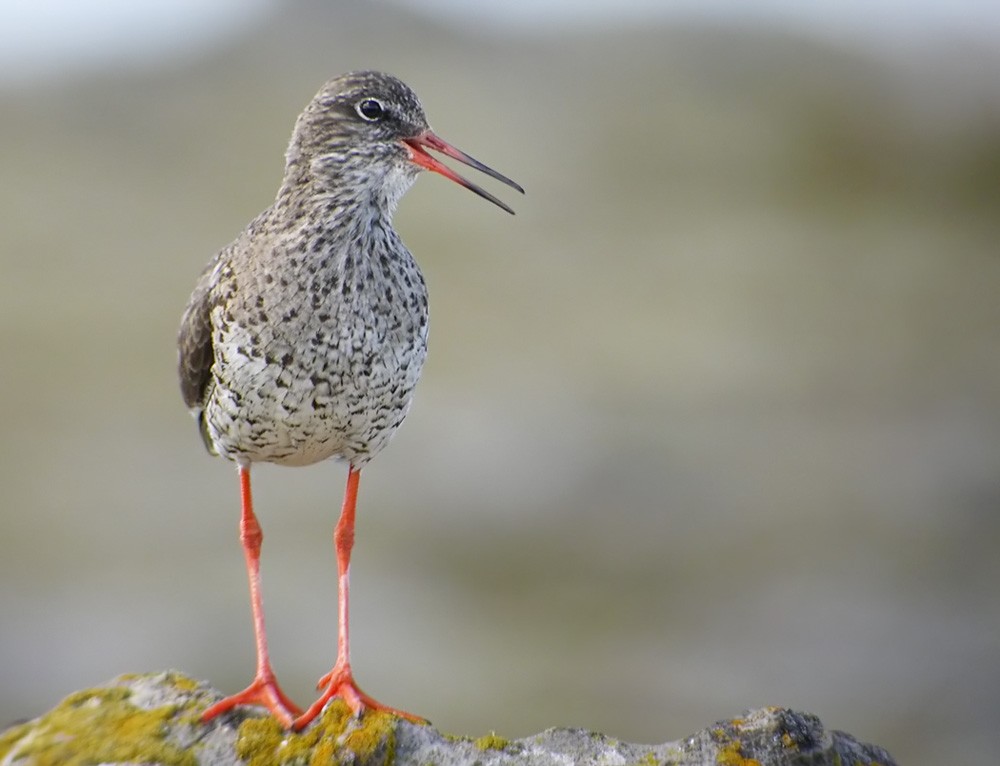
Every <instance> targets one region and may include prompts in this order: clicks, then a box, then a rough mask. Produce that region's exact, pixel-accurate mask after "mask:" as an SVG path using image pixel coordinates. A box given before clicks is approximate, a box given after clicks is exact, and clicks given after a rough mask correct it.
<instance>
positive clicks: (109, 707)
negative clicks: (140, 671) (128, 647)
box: [0, 687, 196, 766]
mask: <svg viewBox="0 0 1000 766" xmlns="http://www.w3.org/2000/svg"><path fill="white" fill-rule="evenodd" d="M131 696H132V692H131V691H130V690H129V689H127V688H124V687H113V688H110V689H96V690H90V691H81V692H77V693H76V694H71V695H70V696H69V697H67V698H66V699H65V700H63V701H62V702H61V703H60V704H59V705H58V706H56V707H55V708H53V709H52V710H51V711H49V712H48V713H46V714H45V715H44V716H42V717H41V718H39V719H38V720H37V721H33V722H32V723H30V724H25V727H24V728H23V730H22V732H21V736H20V737H19V738H18V739H17V740H16V741H14V742H10V743H9V746H8V747H7V748H6V749H7V751H9V753H10V755H11V756H13V757H14V758H23V757H28V756H30V757H31V759H32V763H33V764H35V765H36V766H50V765H51V766H88V765H89V764H94V763H108V762H111V763H121V762H128V761H132V762H136V763H150V762H155V763H159V764H164V766H195V763H196V762H195V758H194V756H193V755H192V754H191V753H185V752H184V751H183V750H181V749H179V748H178V747H176V746H175V745H172V744H170V743H168V742H167V741H166V732H167V730H168V729H167V724H168V722H170V721H171V719H173V718H174V717H175V714H176V713H177V708H176V707H175V706H172V705H167V706H164V707H161V708H157V709H155V710H142V709H140V708H137V707H135V706H134V705H133V704H131V703H130V702H129V698H130V697H131ZM112 734H113V736H111V735H112ZM6 742H7V735H4V739H3V740H0V743H6ZM2 753H3V748H0V754H2Z"/></svg>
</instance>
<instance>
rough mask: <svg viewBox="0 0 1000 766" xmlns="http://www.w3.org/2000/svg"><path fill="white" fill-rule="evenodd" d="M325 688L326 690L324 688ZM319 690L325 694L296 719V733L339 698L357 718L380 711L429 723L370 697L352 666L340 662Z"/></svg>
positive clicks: (325, 677)
mask: <svg viewBox="0 0 1000 766" xmlns="http://www.w3.org/2000/svg"><path fill="white" fill-rule="evenodd" d="M324 687H325V688H324ZM316 688H317V689H324V691H323V693H322V694H321V695H320V696H319V699H317V700H316V701H315V702H314V703H313V704H312V705H311V706H310V707H309V709H308V710H307V711H306V712H305V713H303V714H302V715H300V716H299V717H298V718H296V719H295V723H294V724H292V728H293V729H295V731H301V730H302V729H304V728H305V727H306V726H308V725H309V724H310V723H312V722H313V720H314V719H315V718H316V716H318V715H319V714H320V713H321V712H322V711H323V708H325V707H326V705H327V703H328V702H329V701H330V700H332V699H333V698H334V697H339V698H340V699H342V700H343V701H344V702H345V703H347V706H348V707H349V708H350V709H351V712H352V713H353V714H354V715H355V716H360V715H361V714H362V713H364V712H365V711H366V710H380V711H382V712H384V713H389V714H390V715H394V716H399V717H400V718H405V719H406V720H408V721H412V722H413V723H427V720H426V719H424V718H421V717H420V716H418V715H413V713H407V712H406V711H405V710H398V709H396V708H393V707H389V706H388V705H383V704H382V703H381V702H378V701H377V700H375V699H373V698H371V697H369V696H368V695H367V694H365V693H364V692H363V691H361V689H359V688H358V685H357V684H356V683H355V681H354V676H353V675H352V673H351V668H350V666H348V665H346V664H344V665H342V664H341V663H340V662H338V663H337V664H336V665H335V666H334V667H333V670H331V671H330V672H329V673H327V674H326V675H325V676H323V677H322V678H321V679H319V683H318V684H316Z"/></svg>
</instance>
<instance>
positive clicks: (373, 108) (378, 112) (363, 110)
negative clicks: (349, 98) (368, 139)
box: [355, 98, 385, 122]
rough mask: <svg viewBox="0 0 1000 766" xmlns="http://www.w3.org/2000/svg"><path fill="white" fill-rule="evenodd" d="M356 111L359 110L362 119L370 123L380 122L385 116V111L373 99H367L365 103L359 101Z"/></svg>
mask: <svg viewBox="0 0 1000 766" xmlns="http://www.w3.org/2000/svg"><path fill="white" fill-rule="evenodd" d="M355 109H357V112H358V114H359V115H361V117H362V119H365V120H368V121H369V122H375V120H380V119H382V117H383V116H384V115H385V109H384V108H383V107H382V105H381V104H380V103H379V102H378V101H376V100H375V99H373V98H366V99H365V100H364V101H359V102H358V105H357V106H356V107H355Z"/></svg>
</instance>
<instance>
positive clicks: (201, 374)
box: [177, 251, 225, 455]
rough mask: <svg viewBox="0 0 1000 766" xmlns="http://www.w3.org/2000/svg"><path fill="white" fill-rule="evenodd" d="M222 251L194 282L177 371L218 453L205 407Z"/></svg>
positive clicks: (179, 344) (208, 442)
mask: <svg viewBox="0 0 1000 766" xmlns="http://www.w3.org/2000/svg"><path fill="white" fill-rule="evenodd" d="M224 252H225V251H223V252H220V253H219V254H218V255H216V256H215V258H213V259H212V260H211V262H210V263H209V264H208V266H207V267H206V269H205V271H204V272H202V275H201V277H200V278H199V279H198V283H197V284H196V285H195V288H194V292H193V293H191V299H190V300H189V301H188V305H187V308H186V309H184V316H183V317H182V318H181V327H180V330H179V331H178V333H177V352H178V353H177V372H178V375H179V376H180V382H181V396H183V397H184V404H186V405H187V407H188V409H189V410H190V411H191V414H192V415H194V416H195V418H196V419H197V420H198V429H199V430H200V431H201V438H202V440H203V441H204V442H205V447H206V448H207V449H208V451H209V452H210V453H212V454H213V455H214V454H217V453H216V450H215V447H214V446H213V445H212V441H211V439H210V438H209V436H208V433H207V432H206V430H205V422H204V412H203V407H204V406H205V402H206V400H207V399H208V396H209V394H210V393H211V391H210V385H211V380H212V364H213V363H214V362H215V349H214V348H213V346H212V316H211V315H212V306H213V301H212V287H213V286H214V284H215V281H216V279H217V276H216V275H217V273H218V265H219V260H220V257H221V256H222V255H223V253H224Z"/></svg>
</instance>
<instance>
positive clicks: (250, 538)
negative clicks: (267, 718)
mask: <svg viewBox="0 0 1000 766" xmlns="http://www.w3.org/2000/svg"><path fill="white" fill-rule="evenodd" d="M428 150H434V151H435V152H438V153H440V154H443V155H445V156H447V157H450V158H452V159H455V160H457V161H459V162H462V163H464V164H466V165H469V166H471V167H473V168H475V169H476V170H479V171H481V172H483V173H485V174H487V175H489V176H492V177H493V178H495V179H497V180H498V181H501V182H503V183H504V184H507V185H508V186H510V187H512V188H514V189H516V190H517V191H519V192H522V193H523V191H524V190H523V189H522V188H521V187H520V186H518V185H517V184H516V183H515V182H514V181H512V180H510V179H509V178H507V177H506V176H503V175H501V174H500V173H498V172H496V171H495V170H493V169H491V168H489V167H487V166H486V165H484V164H482V163H481V162H479V161H477V160H475V159H473V158H472V157H470V156H469V155H467V154H465V153H464V152H461V151H459V150H458V149H456V148H455V147H453V146H452V145H451V144H449V143H447V142H445V141H443V140H442V139H440V138H439V137H438V136H437V135H435V134H434V133H433V132H432V131H431V129H430V127H429V125H428V123H427V118H426V116H425V115H424V110H423V107H422V106H421V105H420V101H419V99H418V98H417V96H416V95H415V94H414V92H413V91H412V90H410V88H409V87H407V86H406V85H405V84H403V83H402V82H400V81H399V80H398V79H396V78H395V77H392V76H390V75H388V74H384V73H381V72H351V73H349V74H345V75H343V76H341V77H337V78H335V79H333V80H330V81H329V82H328V83H327V84H326V85H324V86H323V88H322V89H321V90H320V91H319V93H317V94H316V96H315V98H313V100H312V101H311V102H310V103H309V105H308V106H306V108H305V111H303V112H302V114H301V115H300V116H299V118H298V120H297V121H296V123H295V128H294V130H293V131H292V138H291V142H290V143H289V146H288V150H287V152H286V154H285V173H284V178H283V180H282V182H281V186H280V188H279V189H278V194H277V197H276V198H275V200H274V203H273V204H272V205H271V206H270V207H269V208H267V209H266V210H265V211H264V212H262V213H261V214H260V215H258V216H257V217H256V218H254V219H253V220H252V221H251V222H250V223H249V224H248V225H247V227H246V228H245V229H244V230H243V231H242V232H241V233H240V234H239V236H238V237H237V238H236V239H235V240H234V241H233V242H232V243H231V244H229V245H228V246H227V247H225V248H223V249H222V250H221V251H219V253H217V254H216V256H215V257H214V258H212V260H211V261H210V262H209V263H208V266H207V267H206V268H205V270H204V272H203V273H202V275H201V277H200V279H199V280H198V282H197V284H196V286H195V288H194V292H193V293H192V295H191V299H190V302H189V303H188V306H187V309H186V310H185V312H184V316H183V319H182V320H181V327H180V332H179V335H178V347H179V352H180V355H179V364H178V368H179V372H180V380H181V391H182V393H183V396H184V402H185V404H187V406H188V408H189V409H190V410H191V412H192V414H193V415H194V416H195V418H196V419H197V421H198V426H199V428H200V430H201V435H202V439H203V440H204V442H205V446H206V447H207V448H208V450H209V452H210V453H212V454H217V455H222V456H223V457H226V458H228V459H229V460H232V461H233V462H234V463H236V467H237V471H238V474H239V480H240V497H241V503H242V516H241V520H240V541H241V543H242V546H243V554H244V558H245V559H246V567H247V574H248V576H249V580H250V605H251V609H252V613H253V627H254V636H255V639H256V647H257V671H256V674H255V676H254V679H253V681H252V682H251V684H250V685H249V686H248V687H247V688H246V689H244V690H243V691H241V692H239V693H238V694H234V695H232V696H229V697H226V698H225V699H223V700H221V701H220V702H217V703H216V704H214V705H212V706H211V707H210V708H208V709H207V710H206V711H205V712H204V714H203V715H202V720H203V721H209V720H211V719H213V718H215V717H216V716H218V715H220V714H221V713H224V712H226V711H228V710H230V709H232V708H233V707H235V706H237V705H259V706H263V707H265V708H267V709H268V710H270V711H271V712H272V713H273V714H274V716H275V717H276V718H277V719H278V720H279V721H281V723H282V724H283V725H285V726H286V727H292V728H295V729H302V728H304V727H305V726H307V725H308V724H309V723H310V722H311V721H312V720H313V719H314V718H315V717H316V716H317V715H318V714H319V713H320V711H322V709H323V708H324V706H325V705H326V704H327V703H328V702H329V701H330V700H331V699H332V698H334V697H340V698H342V699H343V700H344V701H345V702H346V703H347V704H348V706H349V707H350V709H351V710H352V711H353V712H354V713H355V714H356V715H360V714H361V712H363V711H364V710H365V709H377V710H387V711H389V712H393V713H396V714H399V715H402V716H404V717H407V718H410V719H414V720H419V719H417V716H413V715H411V714H409V713H405V712H403V711H400V710H395V709H393V708H389V707H386V706H385V705H382V704H380V703H379V702H376V701H375V700H374V699H372V698H371V697H369V696H368V695H367V694H365V693H364V692H362V691H361V689H359V688H358V686H357V684H356V683H355V681H354V676H353V674H352V672H351V655H350V641H349V635H350V634H349V631H348V603H349V591H350V587H349V571H350V562H351V548H352V545H353V541H354V516H355V504H356V501H357V493H358V481H359V478H360V473H361V469H362V468H363V467H364V466H365V465H366V464H367V463H368V462H369V461H370V460H371V459H372V458H373V457H374V456H375V455H377V454H378V453H379V452H380V451H381V450H382V449H383V448H384V447H385V446H386V444H387V443H388V442H389V439H390V438H391V437H392V435H393V433H395V431H396V429H397V428H398V427H399V425H400V423H402V422H403V418H404V417H405V416H406V413H407V411H408V410H409V408H410V402H411V399H412V396H413V389H414V386H415V385H416V383H417V379H418V378H419V377H420V371H421V368H422V367H423V363H424V358H425V356H426V354H427V318H428V314H427V288H426V286H425V284H424V279H423V276H422V275H421V273H420V268H419V267H418V266H417V263H416V261H414V259H413V256H412V255H410V252H409V250H407V249H406V247H405V246H404V245H403V242H402V240H401V239H400V238H399V235H398V234H397V233H396V231H395V230H394V229H393V228H392V215H393V212H394V211H395V209H396V205H397V203H398V202H399V200H400V198H401V197H402V196H403V194H404V193H405V192H406V191H407V189H409V188H410V186H411V185H412V184H413V182H414V181H415V180H416V177H417V174H418V173H419V172H420V171H421V170H422V169H425V170H431V171H434V172H435V173H440V174H441V175H443V176H445V177H446V178H449V179H451V180H452V181H455V182H456V183H459V184H461V185H462V186H464V187H465V188H467V189H470V190H471V191H473V192H475V193H476V194H478V195H479V196H481V197H484V198H485V199H487V200H489V201H490V202H493V203H494V204H496V205H499V206H500V207H501V208H503V209H504V210H506V211H507V212H508V213H513V212H514V211H513V210H512V209H511V208H510V207H508V206H507V205H506V204H504V203H503V202H501V201H500V200H499V199H497V198H496V197H494V196H493V195H492V194H490V193H489V192H488V191H486V190H484V189H482V188H480V187H479V186H477V185H476V184H474V183H472V182H471V181H469V180H467V179H465V178H463V177H462V176H460V175H459V174H457V173H456V172H455V171H453V170H452V169H450V168H449V167H448V166H447V165H445V164H443V163H442V162H440V161H439V160H438V159H436V158H435V157H434V156H432V155H431V154H429V153H428ZM327 458H339V459H341V460H343V461H346V463H347V464H348V472H347V488H346V491H345V493H344V501H343V506H342V508H341V512H340V519H339V521H338V522H337V525H336V527H335V529H334V548H335V551H336V557H337V574H338V611H337V616H338V630H339V634H338V640H337V660H336V663H335V664H334V666H333V669H332V670H331V671H330V672H329V673H327V674H326V675H325V676H323V677H322V678H321V679H320V681H319V684H318V686H317V688H319V689H321V690H322V693H321V694H320V696H319V698H318V699H317V700H316V701H315V702H314V703H313V704H312V705H311V706H310V707H309V708H308V709H307V710H306V711H305V712H302V711H301V710H300V709H299V708H298V707H296V706H295V704H294V703H293V702H292V701H291V700H290V699H289V698H288V697H287V696H286V695H285V694H284V693H283V692H282V691H281V688H280V687H279V686H278V682H277V680H276V678H275V675H274V671H273V670H272V667H271V661H270V658H269V656H268V647H267V636H266V632H265V629H264V611H263V607H262V603H261V591H260V548H261V540H262V537H263V536H262V534H261V530H260V525H259V524H258V523H257V518H256V517H255V515H254V511H253V502H252V499H251V494H250V468H251V466H252V465H253V464H254V463H257V462H269V463H277V464H279V465H291V466H300V465H309V464H311V463H316V462H318V461H320V460H326V459H327Z"/></svg>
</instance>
